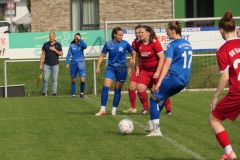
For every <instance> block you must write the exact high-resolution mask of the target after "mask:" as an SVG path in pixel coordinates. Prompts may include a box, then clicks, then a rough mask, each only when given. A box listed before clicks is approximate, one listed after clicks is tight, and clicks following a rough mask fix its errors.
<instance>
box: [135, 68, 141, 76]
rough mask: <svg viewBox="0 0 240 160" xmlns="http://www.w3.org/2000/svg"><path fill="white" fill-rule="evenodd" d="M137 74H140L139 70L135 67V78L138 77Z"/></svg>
mask: <svg viewBox="0 0 240 160" xmlns="http://www.w3.org/2000/svg"><path fill="white" fill-rule="evenodd" d="M139 74H140V72H139V68H138V67H137V68H136V76H137V77H138V76H139Z"/></svg>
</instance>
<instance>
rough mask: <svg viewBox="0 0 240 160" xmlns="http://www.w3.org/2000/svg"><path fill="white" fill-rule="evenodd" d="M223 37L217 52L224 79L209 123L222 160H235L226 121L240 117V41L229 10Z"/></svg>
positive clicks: (222, 27) (222, 26)
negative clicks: (227, 86)
mask: <svg viewBox="0 0 240 160" xmlns="http://www.w3.org/2000/svg"><path fill="white" fill-rule="evenodd" d="M218 27H219V30H220V34H221V35H222V38H223V39H224V40H226V42H225V43H224V44H223V45H222V46H221V47H220V48H219V49H218V50H217V61H218V67H219V71H220V73H221V77H220V80H219V83H218V86H217V90H216V91H215V93H214V95H213V98H212V101H211V103H210V110H211V111H212V112H211V114H210V117H209V120H208V121H209V124H210V126H211V128H212V130H213V132H214V133H215V135H216V138H217V141H218V142H219V144H220V145H221V146H222V148H224V150H225V153H224V155H223V157H222V160H234V159H236V157H237V156H236V154H235V153H234V151H233V149H232V146H231V143H230V140H229V138H228V134H227V131H226V129H225V128H224V127H223V125H222V121H224V120H225V119H227V118H228V119H230V120H232V121H234V120H235V119H236V118H237V117H238V115H239V114H240V39H239V38H237V37H235V29H236V24H235V22H234V20H233V15H232V12H230V11H227V12H226V13H225V14H224V15H223V17H222V18H221V19H220V21H219V23H218ZM227 84H229V91H228V94H227V95H226V96H225V97H224V98H223V99H221V100H220V101H219V102H218V103H217V101H218V96H219V95H220V94H221V92H222V91H223V89H224V88H225V87H226V85H227Z"/></svg>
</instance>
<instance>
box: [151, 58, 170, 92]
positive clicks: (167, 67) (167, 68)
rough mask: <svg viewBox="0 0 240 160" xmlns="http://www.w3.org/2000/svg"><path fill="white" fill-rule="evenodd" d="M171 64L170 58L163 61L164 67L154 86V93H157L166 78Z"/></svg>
mask: <svg viewBox="0 0 240 160" xmlns="http://www.w3.org/2000/svg"><path fill="white" fill-rule="evenodd" d="M171 63H172V58H166V59H165V62H164V65H163V67H162V71H161V74H160V77H159V80H158V83H157V84H156V86H155V91H156V92H158V91H159V86H160V85H161V83H162V80H163V78H164V77H165V76H166V74H167V72H168V70H169V68H170V65H171Z"/></svg>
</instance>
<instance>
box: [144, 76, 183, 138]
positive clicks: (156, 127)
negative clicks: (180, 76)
mask: <svg viewBox="0 0 240 160" xmlns="http://www.w3.org/2000/svg"><path fill="white" fill-rule="evenodd" d="M186 85H187V84H182V83H181V82H179V81H176V80H175V78H174V76H170V75H168V76H166V77H165V78H164V79H163V80H162V83H161V85H160V87H159V92H158V93H157V92H155V91H154V92H153V94H152V97H151V98H150V118H151V120H152V122H153V131H152V132H151V133H150V134H148V135H147V136H161V135H162V134H161V132H160V115H161V111H162V109H163V107H164V105H165V101H166V99H167V98H168V97H171V96H173V95H175V94H177V93H178V92H180V91H181V90H182V89H183V88H184V87H185V86H186Z"/></svg>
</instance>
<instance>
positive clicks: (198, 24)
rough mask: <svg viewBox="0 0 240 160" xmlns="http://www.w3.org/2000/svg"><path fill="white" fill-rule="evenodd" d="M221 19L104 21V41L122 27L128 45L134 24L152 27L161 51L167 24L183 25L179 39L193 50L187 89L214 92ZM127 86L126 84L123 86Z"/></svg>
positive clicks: (216, 81) (166, 42) (132, 38)
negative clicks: (176, 23)
mask: <svg viewBox="0 0 240 160" xmlns="http://www.w3.org/2000/svg"><path fill="white" fill-rule="evenodd" d="M219 19H220V17H213V18H187V19H165V20H136V21H105V38H106V40H108V38H110V37H109V30H111V29H112V28H114V27H117V26H118V27H121V28H122V29H123V30H124V35H123V39H124V40H127V41H128V42H129V43H130V44H131V43H132V41H133V40H134V39H135V31H134V28H135V26H137V25H139V24H140V25H149V26H151V27H152V28H153V29H154V30H155V32H156V34H157V37H158V40H159V41H160V42H161V44H162V46H163V48H164V50H166V47H167V45H168V43H169V42H170V39H169V38H168V36H167V35H166V26H167V24H168V23H169V22H172V21H179V22H181V24H182V27H183V28H182V37H183V38H185V39H186V40H188V41H189V42H190V43H191V44H192V47H193V60H192V73H191V79H190V83H189V84H188V86H187V87H186V89H187V90H190V89H191V90H213V89H215V88H216V87H217V85H218V81H219V77H220V73H219V70H218V65H217V60H216V50H217V49H218V48H219V47H220V46H221V45H222V44H223V43H224V42H225V41H224V40H223V39H222V37H221V35H220V33H219V28H218V21H219ZM234 19H235V22H236V25H237V28H238V27H240V17H234ZM125 86H127V85H125Z"/></svg>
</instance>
